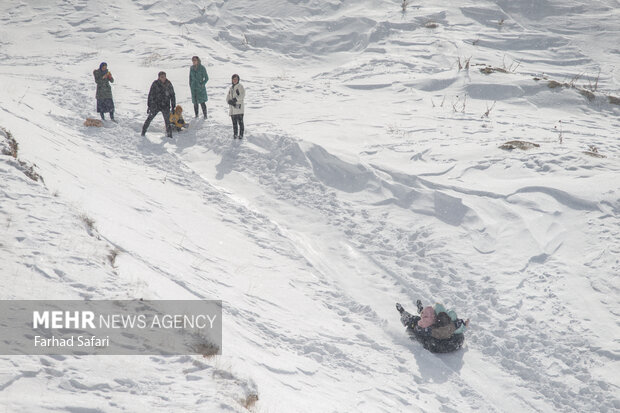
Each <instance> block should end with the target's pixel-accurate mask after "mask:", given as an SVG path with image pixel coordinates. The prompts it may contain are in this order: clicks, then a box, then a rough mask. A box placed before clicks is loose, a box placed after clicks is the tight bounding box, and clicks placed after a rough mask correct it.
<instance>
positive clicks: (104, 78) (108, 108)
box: [93, 62, 116, 122]
mask: <svg viewBox="0 0 620 413" xmlns="http://www.w3.org/2000/svg"><path fill="white" fill-rule="evenodd" d="M93 76H95V83H97V93H96V94H95V97H96V98H97V112H99V114H100V115H101V120H105V113H106V112H109V113H110V119H112V120H114V100H112V87H111V86H110V83H114V78H113V77H112V73H110V71H109V70H108V64H107V63H106V62H101V64H100V65H99V69H95V70H93ZM114 122H116V121H115V120H114Z"/></svg>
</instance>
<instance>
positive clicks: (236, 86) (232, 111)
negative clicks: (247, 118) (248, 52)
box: [226, 74, 245, 139]
mask: <svg viewBox="0 0 620 413" xmlns="http://www.w3.org/2000/svg"><path fill="white" fill-rule="evenodd" d="M244 98H245V89H244V88H243V86H241V83H239V75H237V74H234V75H232V86H231V87H230V89H228V95H227V96H226V102H227V103H228V107H229V109H228V114H229V115H230V118H231V119H232V124H233V133H234V134H235V136H234V137H233V138H234V139H236V138H239V139H243V129H244V126H243V109H244V104H243V99H244ZM237 128H238V129H237ZM237 131H238V132H237Z"/></svg>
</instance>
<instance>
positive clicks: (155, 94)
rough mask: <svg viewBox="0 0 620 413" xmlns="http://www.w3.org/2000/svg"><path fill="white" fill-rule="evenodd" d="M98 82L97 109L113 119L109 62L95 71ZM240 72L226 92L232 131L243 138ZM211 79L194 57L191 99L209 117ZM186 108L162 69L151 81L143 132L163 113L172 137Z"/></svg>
mask: <svg viewBox="0 0 620 413" xmlns="http://www.w3.org/2000/svg"><path fill="white" fill-rule="evenodd" d="M93 76H94V77H95V83H96V84H97V93H96V98H97V112H99V114H100V115H101V119H102V120H105V114H106V113H109V114H110V119H111V120H113V121H115V122H116V120H115V119H114V100H113V99H112V87H111V86H110V83H114V78H113V77H112V73H111V72H110V71H109V70H108V64H107V63H106V62H101V64H100V65H99V69H95V70H94V71H93ZM239 80H240V79H239V75H237V74H234V75H232V79H231V81H232V85H231V86H230V88H229V90H228V94H227V95H226V103H227V104H228V107H229V108H228V114H229V115H230V117H231V119H232V124H233V133H234V138H235V139H237V138H238V139H242V138H243V133H244V129H245V126H244V123H243V114H244V111H245V105H244V99H245V89H244V88H243V86H242V85H241V83H239ZM208 81H209V75H208V74H207V69H206V68H205V67H204V66H203V65H202V62H201V61H200V58H199V57H198V56H193V57H192V66H191V67H190V69H189V87H190V91H191V95H192V103H193V105H194V114H195V116H196V117H198V107H199V105H200V107H201V108H202V114H203V116H204V118H205V119H207V101H208V100H209V97H208V96H207V88H206V84H207V82H208ZM182 111H183V109H182V108H181V107H180V106H177V104H176V96H175V93H174V87H173V86H172V82H170V80H168V78H167V77H166V72H163V71H161V72H159V74H158V75H157V80H155V81H154V82H153V83H152V84H151V88H150V90H149V96H148V99H147V118H146V120H145V121H144V125H143V126H142V136H145V135H146V131H147V130H148V128H149V125H150V124H151V121H152V120H153V119H154V118H155V116H157V114H158V113H160V112H161V114H162V115H163V117H164V123H165V125H166V135H167V136H168V137H169V138H172V131H173V129H177V130H181V129H182V128H183V127H185V126H186V123H185V121H184V120H183V117H182Z"/></svg>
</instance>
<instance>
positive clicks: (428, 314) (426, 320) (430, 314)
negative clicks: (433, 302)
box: [418, 306, 435, 328]
mask: <svg viewBox="0 0 620 413" xmlns="http://www.w3.org/2000/svg"><path fill="white" fill-rule="evenodd" d="M433 324H435V310H434V309H433V307H431V306H428V307H426V308H424V310H422V319H421V320H420V321H419V322H418V325H419V326H420V327H421V328H428V327H430V326H432V325H433Z"/></svg>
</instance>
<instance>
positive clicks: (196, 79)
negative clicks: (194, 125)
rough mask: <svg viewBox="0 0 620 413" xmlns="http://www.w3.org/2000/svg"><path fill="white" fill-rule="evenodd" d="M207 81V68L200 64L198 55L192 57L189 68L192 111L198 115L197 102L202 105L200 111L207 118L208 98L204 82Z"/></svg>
mask: <svg viewBox="0 0 620 413" xmlns="http://www.w3.org/2000/svg"><path fill="white" fill-rule="evenodd" d="M208 81H209V75H208V74H207V69H205V67H204V66H203V65H202V62H201V61H200V58H199V57H198V56H194V57H192V66H191V67H190V68H189V89H190V91H191V92H192V103H193V104H194V113H195V114H196V117H198V104H199V103H200V106H201V107H202V113H203V115H204V117H205V119H206V118H207V104H206V103H205V102H206V101H207V100H209V97H208V96H207V89H206V87H205V86H206V84H207V82H208Z"/></svg>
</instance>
